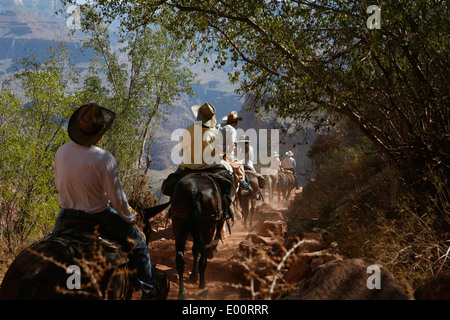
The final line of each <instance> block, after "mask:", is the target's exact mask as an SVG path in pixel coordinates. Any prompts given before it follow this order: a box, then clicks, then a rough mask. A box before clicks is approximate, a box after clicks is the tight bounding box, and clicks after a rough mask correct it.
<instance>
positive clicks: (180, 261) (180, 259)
mask: <svg viewBox="0 0 450 320" xmlns="http://www.w3.org/2000/svg"><path fill="white" fill-rule="evenodd" d="M176 265H177V273H178V284H179V286H180V289H179V290H178V300H186V291H185V290H184V281H183V274H184V254H183V251H178V250H177V258H176Z"/></svg>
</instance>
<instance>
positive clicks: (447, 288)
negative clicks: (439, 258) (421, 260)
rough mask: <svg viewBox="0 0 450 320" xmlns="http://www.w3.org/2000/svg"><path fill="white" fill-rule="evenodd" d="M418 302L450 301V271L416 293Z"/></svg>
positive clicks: (415, 296)
mask: <svg viewBox="0 0 450 320" xmlns="http://www.w3.org/2000/svg"><path fill="white" fill-rule="evenodd" d="M414 298H416V300H450V269H449V270H447V271H444V272H442V273H441V274H439V275H438V276H436V277H435V278H433V279H432V280H431V281H429V282H427V283H426V284H424V285H423V286H421V287H419V288H417V289H416V291H414Z"/></svg>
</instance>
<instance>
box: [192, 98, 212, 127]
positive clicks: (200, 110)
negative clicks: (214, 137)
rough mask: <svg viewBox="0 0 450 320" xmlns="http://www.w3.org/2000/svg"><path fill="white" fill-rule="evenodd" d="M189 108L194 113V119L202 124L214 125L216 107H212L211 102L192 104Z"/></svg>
mask: <svg viewBox="0 0 450 320" xmlns="http://www.w3.org/2000/svg"><path fill="white" fill-rule="evenodd" d="M191 110H192V112H193V113H194V115H195V117H196V120H197V121H201V122H202V124H203V125H205V126H207V127H210V128H213V127H215V126H216V124H217V119H216V108H214V106H213V105H212V104H211V103H209V102H205V103H204V104H202V105H201V106H199V105H193V106H192V107H191Z"/></svg>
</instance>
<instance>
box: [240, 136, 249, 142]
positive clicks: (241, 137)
mask: <svg viewBox="0 0 450 320" xmlns="http://www.w3.org/2000/svg"><path fill="white" fill-rule="evenodd" d="M238 142H240V143H242V142H250V138H249V137H248V136H244V135H242V136H240V137H239V141H238Z"/></svg>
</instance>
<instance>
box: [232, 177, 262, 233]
mask: <svg viewBox="0 0 450 320" xmlns="http://www.w3.org/2000/svg"><path fill="white" fill-rule="evenodd" d="M245 174H246V175H247V178H248V182H249V189H250V190H249V193H248V194H246V195H244V194H243V190H242V189H239V193H238V197H237V199H238V202H239V204H240V207H241V210H242V216H243V222H244V227H247V222H248V225H249V227H251V226H252V222H253V221H252V220H253V214H254V211H255V209H256V200H257V195H258V193H260V194H261V191H260V188H259V185H260V179H258V174H257V173H256V172H254V171H252V170H247V169H246V170H245Z"/></svg>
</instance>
